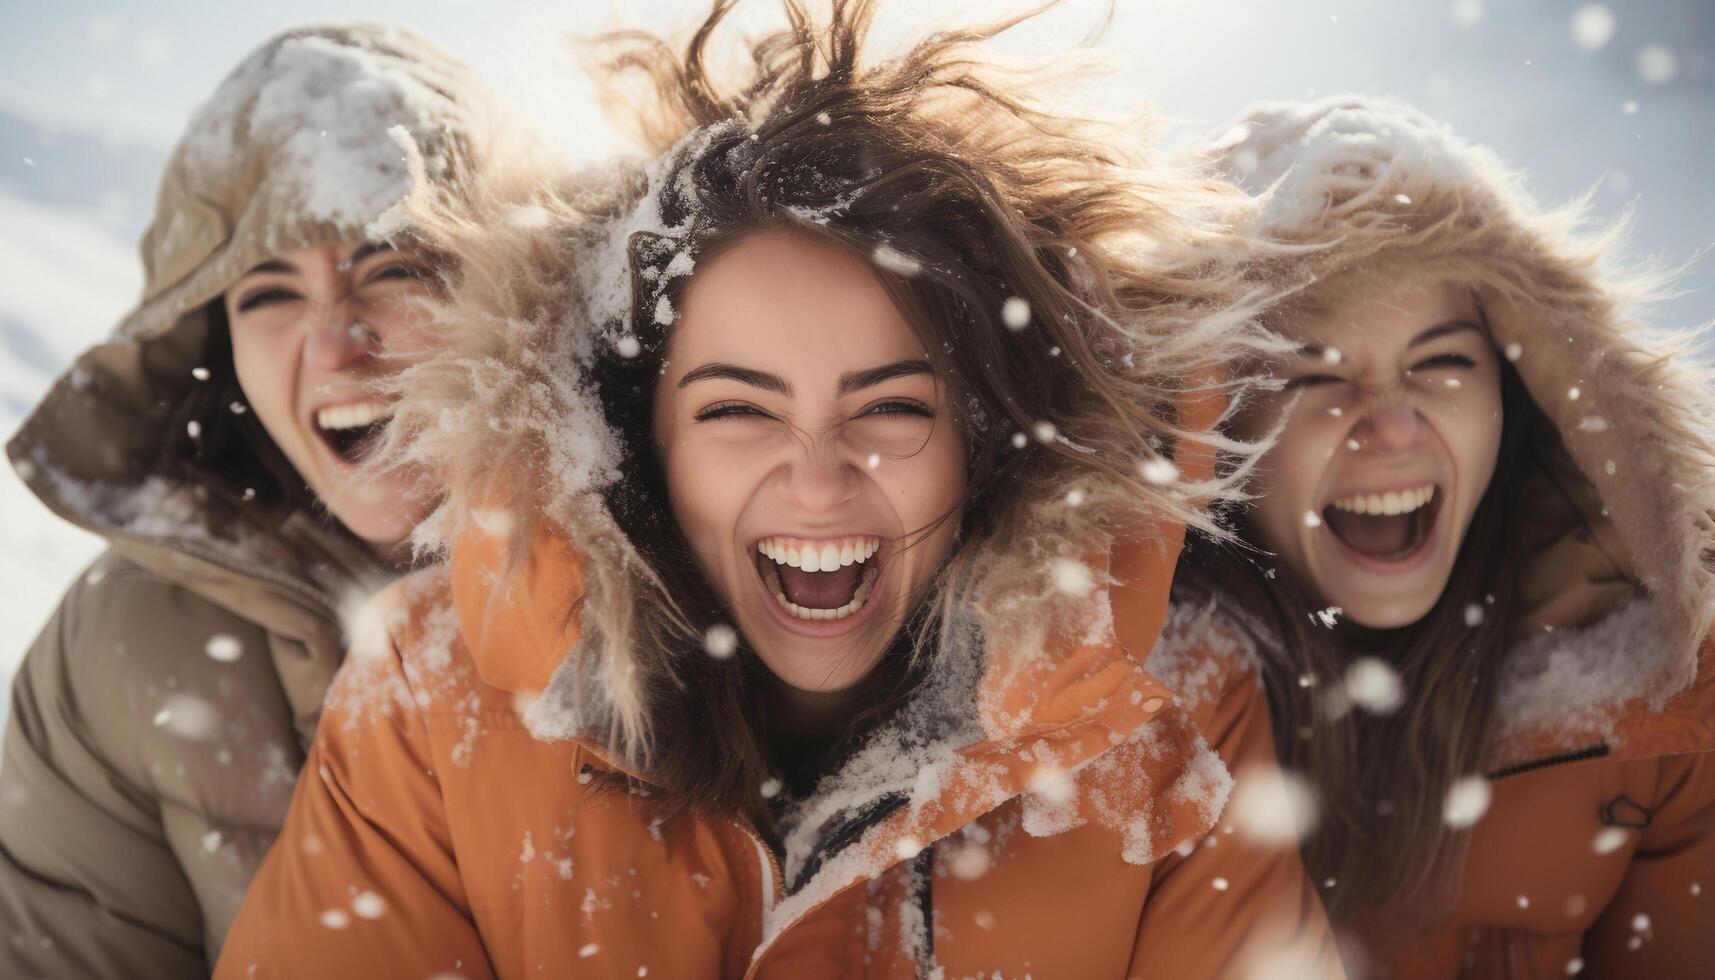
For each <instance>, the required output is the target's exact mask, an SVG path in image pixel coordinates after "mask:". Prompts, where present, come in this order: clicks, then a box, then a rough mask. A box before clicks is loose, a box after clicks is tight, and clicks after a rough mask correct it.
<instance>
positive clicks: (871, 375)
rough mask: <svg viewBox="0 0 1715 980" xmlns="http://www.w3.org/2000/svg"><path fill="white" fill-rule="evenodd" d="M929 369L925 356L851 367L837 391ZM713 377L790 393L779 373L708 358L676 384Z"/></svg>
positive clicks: (929, 371) (845, 391)
mask: <svg viewBox="0 0 1715 980" xmlns="http://www.w3.org/2000/svg"><path fill="white" fill-rule="evenodd" d="M933 373H934V368H932V367H930V365H929V362H928V361H925V360H921V359H908V360H903V361H894V362H893V363H892V364H883V365H881V366H880V367H873V368H868V369H866V370H863V371H851V372H848V373H846V374H843V375H841V376H840V385H839V392H840V394H842V395H849V394H852V393H853V392H857V391H862V390H863V389H865V388H873V387H875V386H876V385H878V384H881V383H882V382H884V381H892V380H893V379H894V378H906V377H912V376H914V375H919V374H933ZM716 378H724V379H726V380H728V381H737V382H738V383H740V384H746V385H750V386H751V387H753V388H761V389H763V390H764V391H772V392H774V393H776V394H780V395H785V396H786V397H788V398H790V397H792V385H791V383H790V382H788V381H787V380H786V379H785V378H782V377H781V376H780V375H778V374H769V373H768V372H767V371H758V370H756V369H755V368H747V367H740V366H738V365H737V364H728V363H726V362H725V361H711V362H709V363H708V364H704V365H702V366H701V367H697V368H693V369H692V370H690V371H687V372H685V376H684V377H683V378H680V379H679V384H678V387H680V388H683V387H685V386H687V385H690V384H694V383H696V382H698V381H710V380H714V379H716Z"/></svg>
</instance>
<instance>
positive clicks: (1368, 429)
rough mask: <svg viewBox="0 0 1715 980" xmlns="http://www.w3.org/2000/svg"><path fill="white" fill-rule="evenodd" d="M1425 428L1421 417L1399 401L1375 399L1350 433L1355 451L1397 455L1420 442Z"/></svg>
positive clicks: (1412, 408)
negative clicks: (1353, 440)
mask: <svg viewBox="0 0 1715 980" xmlns="http://www.w3.org/2000/svg"><path fill="white" fill-rule="evenodd" d="M1428 431H1429V425H1428V423H1426V422H1425V421H1424V420H1423V416H1422V414H1420V413H1419V412H1418V411H1417V408H1416V407H1415V406H1413V405H1411V404H1410V403H1409V402H1407V401H1405V400H1404V399H1400V398H1386V399H1379V400H1377V402H1376V403H1375V404H1374V405H1373V406H1371V408H1370V410H1369V411H1368V412H1365V413H1364V416H1363V418H1361V419H1360V420H1359V421H1358V424H1357V425H1356V426H1355V427H1354V428H1353V430H1352V438H1353V439H1355V440H1356V441H1357V443H1358V448H1359V449H1361V450H1362V451H1364V452H1370V453H1397V452H1401V451H1403V450H1407V449H1412V448H1415V447H1416V446H1417V445H1418V444H1419V443H1421V442H1422V441H1423V438H1424V436H1425V435H1426V434H1427V433H1428Z"/></svg>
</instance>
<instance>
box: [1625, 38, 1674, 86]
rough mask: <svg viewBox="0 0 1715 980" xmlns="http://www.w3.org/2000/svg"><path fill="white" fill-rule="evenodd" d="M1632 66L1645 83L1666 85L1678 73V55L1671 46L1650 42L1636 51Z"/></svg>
mask: <svg viewBox="0 0 1715 980" xmlns="http://www.w3.org/2000/svg"><path fill="white" fill-rule="evenodd" d="M1633 67H1635V68H1636V69H1637V73H1638V78H1639V79H1641V80H1642V81H1643V83H1644V84H1645V85H1666V84H1667V83H1668V82H1671V81H1673V79H1674V76H1676V75H1678V74H1679V56H1678V55H1676V54H1674V53H1673V49H1672V48H1669V47H1666V46H1664V45H1660V44H1652V45H1650V46H1649V47H1647V48H1642V49H1640V50H1639V51H1638V55H1637V59H1636V60H1635V61H1634V62H1633Z"/></svg>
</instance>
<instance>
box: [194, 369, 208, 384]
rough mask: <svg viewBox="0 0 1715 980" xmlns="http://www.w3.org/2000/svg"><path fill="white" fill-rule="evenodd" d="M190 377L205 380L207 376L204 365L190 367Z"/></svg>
mask: <svg viewBox="0 0 1715 980" xmlns="http://www.w3.org/2000/svg"><path fill="white" fill-rule="evenodd" d="M191 377H193V378H195V379H197V380H198V381H207V380H208V378H209V373H208V368H205V367H194V368H191Z"/></svg>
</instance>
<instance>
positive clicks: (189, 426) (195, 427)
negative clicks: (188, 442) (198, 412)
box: [185, 419, 202, 439]
mask: <svg viewBox="0 0 1715 980" xmlns="http://www.w3.org/2000/svg"><path fill="white" fill-rule="evenodd" d="M185 433H186V434H187V435H189V436H190V437H191V438H192V439H201V438H202V423H201V422H198V421H197V420H196V419H191V420H190V421H189V422H186V423H185Z"/></svg>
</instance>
